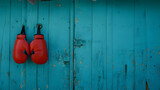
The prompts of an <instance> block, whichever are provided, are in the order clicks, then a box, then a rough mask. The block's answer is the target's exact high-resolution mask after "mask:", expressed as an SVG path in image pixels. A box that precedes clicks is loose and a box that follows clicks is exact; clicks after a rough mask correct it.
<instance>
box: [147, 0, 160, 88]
mask: <svg viewBox="0 0 160 90" xmlns="http://www.w3.org/2000/svg"><path fill="white" fill-rule="evenodd" d="M159 8H160V1H158V0H153V1H147V2H146V31H147V37H146V39H147V52H148V53H147V54H146V57H147V63H146V70H145V72H146V82H147V84H148V89H150V90H159V89H160V85H159V83H160V60H159V59H160V39H159V38H160V9H159ZM146 88H147V87H146Z"/></svg>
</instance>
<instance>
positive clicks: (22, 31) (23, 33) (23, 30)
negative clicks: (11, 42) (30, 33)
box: [21, 25, 26, 35]
mask: <svg viewBox="0 0 160 90" xmlns="http://www.w3.org/2000/svg"><path fill="white" fill-rule="evenodd" d="M21 34H22V35H26V32H25V26H24V25H23V27H22V30H21Z"/></svg>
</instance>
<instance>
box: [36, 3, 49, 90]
mask: <svg viewBox="0 0 160 90" xmlns="http://www.w3.org/2000/svg"><path fill="white" fill-rule="evenodd" d="M38 23H39V24H42V29H41V34H43V35H44V39H45V40H46V43H47V48H48V42H49V41H48V37H49V36H48V35H49V34H48V33H49V28H48V27H49V2H39V8H38ZM48 65H49V62H48V61H47V63H45V64H44V65H38V71H37V77H38V80H37V84H38V89H39V90H41V89H42V90H47V89H48V83H49V82H48V80H49V77H48V76H49V75H48V68H49V66H48Z"/></svg>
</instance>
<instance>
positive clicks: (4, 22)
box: [0, 0, 10, 90]
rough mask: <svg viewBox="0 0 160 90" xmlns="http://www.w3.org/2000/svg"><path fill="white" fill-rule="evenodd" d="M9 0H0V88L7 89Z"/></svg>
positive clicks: (8, 70) (8, 71)
mask: <svg viewBox="0 0 160 90" xmlns="http://www.w3.org/2000/svg"><path fill="white" fill-rule="evenodd" d="M8 2H10V0H5V1H3V0H1V1H0V12H1V14H0V18H1V20H0V27H1V29H0V90H2V89H4V88H5V89H6V90H9V88H10V87H9V79H10V68H9V67H10V62H9V60H10V59H9V58H10V57H9V55H10V50H9V49H10V48H9V47H10V46H9V45H10V41H9V40H10V36H9V34H10V3H8Z"/></svg>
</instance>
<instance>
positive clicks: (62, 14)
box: [49, 0, 70, 90]
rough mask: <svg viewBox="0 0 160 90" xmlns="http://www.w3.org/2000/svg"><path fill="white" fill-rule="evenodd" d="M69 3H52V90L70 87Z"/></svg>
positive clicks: (50, 57) (50, 40)
mask: <svg viewBox="0 0 160 90" xmlns="http://www.w3.org/2000/svg"><path fill="white" fill-rule="evenodd" d="M69 3H70V2H68V1H66V0H63V1H62V0H60V1H53V2H51V3H50V15H49V17H50V20H49V89H51V90H53V89H57V90H63V89H65V90H68V89H69V88H70V85H69V84H70V73H69V69H70V66H69V65H70V62H69V51H70V50H69V49H70V48H69V47H70V45H69V40H70V37H69V33H70V32H69V31H70V29H69V26H70V25H69V20H70V16H69V7H70V6H69Z"/></svg>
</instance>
